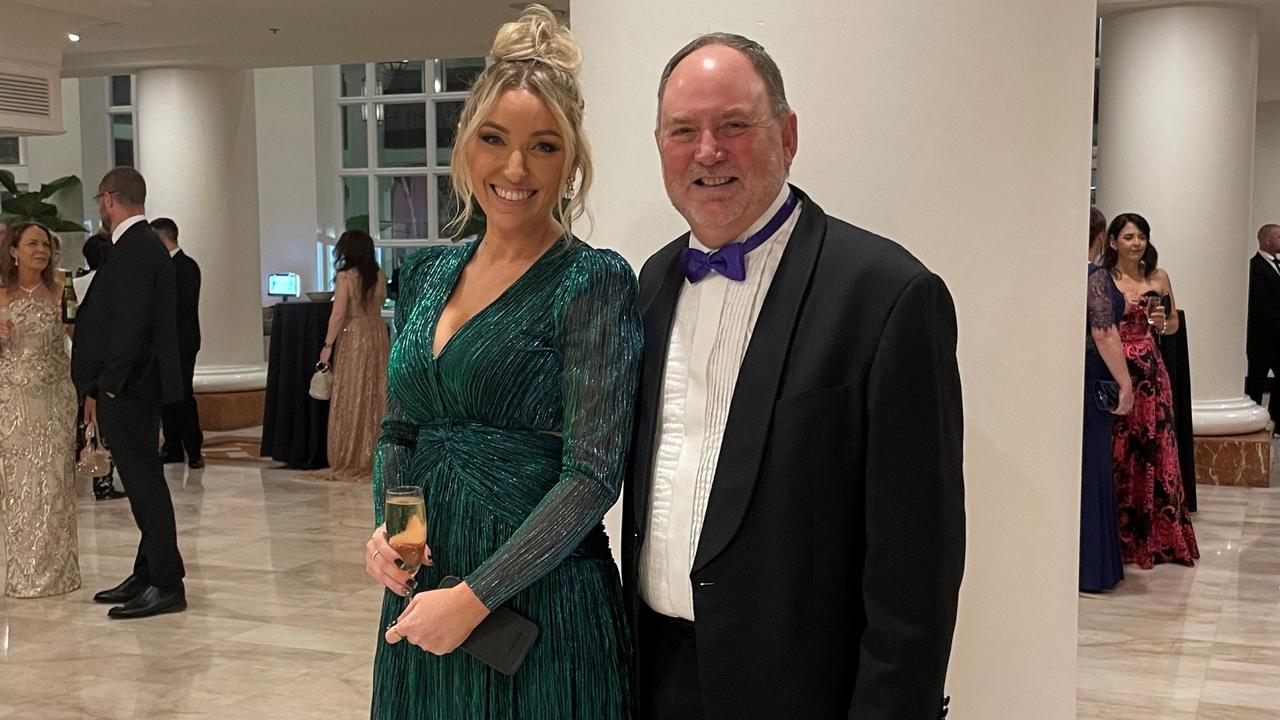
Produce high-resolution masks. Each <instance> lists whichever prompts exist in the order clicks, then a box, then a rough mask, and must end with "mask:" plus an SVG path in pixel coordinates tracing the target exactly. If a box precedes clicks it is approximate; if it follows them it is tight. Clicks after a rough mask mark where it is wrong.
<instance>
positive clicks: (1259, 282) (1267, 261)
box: [1244, 224, 1280, 430]
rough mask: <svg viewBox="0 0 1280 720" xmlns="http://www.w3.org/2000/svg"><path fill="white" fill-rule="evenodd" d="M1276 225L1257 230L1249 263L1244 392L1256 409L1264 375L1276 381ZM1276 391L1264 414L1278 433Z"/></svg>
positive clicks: (1279, 345)
mask: <svg viewBox="0 0 1280 720" xmlns="http://www.w3.org/2000/svg"><path fill="white" fill-rule="evenodd" d="M1278 254H1280V225H1272V224H1267V225H1263V226H1262V227H1261V228H1259V229H1258V252H1257V253H1256V254H1254V256H1253V258H1252V259H1251V260H1249V325H1248V333H1247V335H1246V338H1245V357H1246V359H1247V360H1248V369H1247V371H1246V372H1245V380H1244V391H1245V393H1246V394H1247V395H1248V396H1249V397H1250V398H1252V399H1253V401H1254V402H1256V403H1258V404H1259V405H1261V404H1262V394H1263V392H1264V391H1265V390H1266V386H1267V373H1268V372H1270V373H1272V374H1274V375H1275V376H1276V378H1277V380H1280V258H1277V255H1278ZM1278 390H1280V388H1277V387H1272V388H1271V400H1270V401H1269V402H1268V403H1267V412H1268V413H1269V414H1270V415H1271V421H1272V422H1274V423H1275V424H1276V429H1277V430H1280V399H1278V398H1277V396H1280V392H1277V391H1278Z"/></svg>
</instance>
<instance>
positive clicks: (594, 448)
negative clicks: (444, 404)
mask: <svg viewBox="0 0 1280 720" xmlns="http://www.w3.org/2000/svg"><path fill="white" fill-rule="evenodd" d="M571 272H572V273H573V275H572V276H571V277H570V278H568V279H567V280H566V287H567V288H569V289H568V291H567V292H566V293H565V294H564V296H563V297H564V300H563V301H562V303H561V305H560V307H559V309H558V312H557V323H558V325H559V328H558V334H559V339H560V345H561V347H560V351H561V354H562V357H563V363H564V373H563V378H562V382H563V397H564V420H563V425H562V428H561V430H562V433H563V441H564V450H563V455H562V463H561V472H560V480H559V482H557V483H556V485H554V486H553V487H552V488H551V490H550V491H548V492H547V494H546V496H545V497H544V498H543V499H542V501H541V502H540V503H539V504H538V506H537V507H536V508H534V510H533V512H532V513H531V514H530V515H529V517H528V518H527V519H526V520H525V521H524V522H523V523H522V524H521V525H520V527H519V528H518V529H517V530H516V532H515V533H514V534H513V535H512V536H511V538H510V539H509V540H508V541H507V542H506V543H504V544H503V546H502V547H501V548H499V549H498V551H497V552H496V553H494V555H493V556H492V557H490V558H489V559H488V560H487V561H485V562H484V563H483V564H482V565H481V566H480V567H479V568H477V569H476V571H475V572H474V573H472V574H471V575H470V576H469V577H468V578H467V583H468V584H469V585H470V587H471V590H472V591H473V592H475V594H476V596H477V597H479V598H480V601H481V602H483V603H484V604H485V606H486V607H489V608H496V607H498V606H499V605H502V604H503V603H504V602H506V601H507V600H509V599H510V598H511V597H512V596H514V595H515V594H517V593H519V592H520V591H522V590H524V589H525V588H527V587H528V586H529V585H531V584H532V583H533V582H534V581H536V580H537V579H538V578H541V577H542V576H543V575H545V574H546V573H548V572H550V571H551V570H552V569H553V568H554V567H555V566H556V565H558V564H559V563H560V562H561V561H562V560H564V558H565V557H567V556H568V555H569V553H571V552H572V551H573V549H574V548H575V547H577V545H578V544H579V543H580V542H582V540H583V538H584V537H586V535H587V533H588V532H590V531H591V529H592V528H594V527H595V526H596V525H597V524H599V523H600V520H601V518H603V517H604V513H605V511H607V510H608V509H609V508H610V507H611V506H612V505H613V503H614V502H615V501H616V500H617V498H618V492H619V490H620V489H621V487H622V474H623V464H624V462H625V459H626V455H627V451H628V449H629V445H630V442H631V426H632V421H633V415H634V412H633V411H634V407H635V390H636V381H637V378H638V375H639V363H640V352H641V348H642V335H641V333H642V329H641V322H640V313H639V309H638V307H637V304H636V295H637V285H636V278H635V274H634V273H633V272H632V270H631V267H630V266H629V265H627V263H626V261H625V260H623V259H622V257H621V256H619V255H618V254H617V253H615V252H611V251H591V250H588V251H586V252H585V253H584V255H583V257H582V258H581V260H579V261H578V262H577V263H576V265H575V267H574V269H573V270H572V271H571Z"/></svg>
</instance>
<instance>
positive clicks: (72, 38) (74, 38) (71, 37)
mask: <svg viewBox="0 0 1280 720" xmlns="http://www.w3.org/2000/svg"><path fill="white" fill-rule="evenodd" d="M67 39H68V40H70V41H71V42H80V36H79V35H77V34H75V33H67Z"/></svg>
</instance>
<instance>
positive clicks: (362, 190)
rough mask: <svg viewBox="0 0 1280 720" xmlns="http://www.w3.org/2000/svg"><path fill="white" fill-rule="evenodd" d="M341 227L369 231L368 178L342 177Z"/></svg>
mask: <svg viewBox="0 0 1280 720" xmlns="http://www.w3.org/2000/svg"><path fill="white" fill-rule="evenodd" d="M342 218H343V219H342V229H343V230H364V231H365V232H369V178H367V177H344V178H342Z"/></svg>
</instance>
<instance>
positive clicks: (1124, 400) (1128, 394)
mask: <svg viewBox="0 0 1280 720" xmlns="http://www.w3.org/2000/svg"><path fill="white" fill-rule="evenodd" d="M1132 409H1133V387H1132V386H1127V385H1125V386H1121V387H1120V401H1119V402H1118V403H1116V409H1115V410H1112V411H1111V413H1112V414H1113V415H1128V414H1129V411H1130V410H1132Z"/></svg>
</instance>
